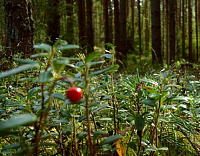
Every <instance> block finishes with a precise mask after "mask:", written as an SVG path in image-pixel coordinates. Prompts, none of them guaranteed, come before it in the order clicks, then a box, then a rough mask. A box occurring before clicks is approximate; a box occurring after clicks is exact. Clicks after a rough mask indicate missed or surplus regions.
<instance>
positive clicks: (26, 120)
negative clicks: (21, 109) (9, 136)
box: [0, 114, 36, 133]
mask: <svg viewBox="0 0 200 156" xmlns="http://www.w3.org/2000/svg"><path fill="white" fill-rule="evenodd" d="M35 121H36V116H35V115H33V114H24V115H18V116H14V117H11V118H10V119H8V120H7V121H3V122H1V123H0V133H4V132H6V131H8V130H10V129H12V128H16V127H18V126H22V125H27V124H30V123H33V122H35Z"/></svg>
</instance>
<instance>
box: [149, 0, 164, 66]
mask: <svg viewBox="0 0 200 156" xmlns="http://www.w3.org/2000/svg"><path fill="white" fill-rule="evenodd" d="M160 23H161V22H160V0H151V24H152V26H151V29H152V64H155V65H156V63H159V64H160V65H163V58H162V51H161V25H160Z"/></svg>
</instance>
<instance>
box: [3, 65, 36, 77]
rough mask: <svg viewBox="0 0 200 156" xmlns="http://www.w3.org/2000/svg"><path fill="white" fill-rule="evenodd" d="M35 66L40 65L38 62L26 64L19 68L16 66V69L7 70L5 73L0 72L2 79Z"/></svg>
mask: <svg viewBox="0 0 200 156" xmlns="http://www.w3.org/2000/svg"><path fill="white" fill-rule="evenodd" d="M34 67H39V65H38V63H35V64H26V65H23V66H20V67H18V68H14V69H11V70H8V71H5V72H3V73H0V79H2V78H5V77H9V76H11V75H15V74H18V73H21V72H23V71H26V70H28V69H31V68H34Z"/></svg>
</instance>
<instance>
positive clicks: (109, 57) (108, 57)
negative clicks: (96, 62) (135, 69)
mask: <svg viewBox="0 0 200 156" xmlns="http://www.w3.org/2000/svg"><path fill="white" fill-rule="evenodd" d="M102 57H105V58H107V59H111V58H113V56H112V54H103V55H101V57H100V58H102Z"/></svg>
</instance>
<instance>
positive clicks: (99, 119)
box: [0, 40, 200, 156]
mask: <svg viewBox="0 0 200 156" xmlns="http://www.w3.org/2000/svg"><path fill="white" fill-rule="evenodd" d="M110 46H111V48H113V46H112V45H110ZM78 48H79V47H78V46H76V45H69V44H67V43H66V42H65V41H62V40H58V41H57V42H56V44H55V45H54V46H53V47H51V46H49V45H47V44H38V45H35V49H36V50H37V51H38V53H36V54H34V55H32V56H31V58H30V59H26V60H24V59H19V58H18V59H15V62H16V68H14V69H11V70H9V71H5V72H2V73H0V82H1V83H0V84H1V86H0V116H1V122H0V152H1V155H30V156H31V155H70V156H71V155H72V156H73V155H76V156H78V155H84V156H88V155H107V156H116V155H119V156H122V155H123V156H125V155H126V156H133V155H138V156H139V155H163V156H165V155H166V156H167V155H170V156H175V155H176V156H177V155H180V156H181V155H186V156H187V155H188V156H191V155H199V153H200V139H199V138H200V134H199V131H200V126H199V121H200V81H199V79H198V74H192V73H191V72H188V70H186V69H185V68H183V66H181V64H180V63H179V62H178V63H175V64H174V65H172V66H171V67H169V68H166V69H162V70H160V71H153V70H152V71H149V72H146V73H144V74H140V70H135V72H134V73H135V74H131V75H130V74H129V75H128V74H119V73H118V72H116V71H117V70H118V67H119V66H118V65H116V64H115V57H114V56H115V52H114V49H112V50H110V53H105V52H103V51H101V50H97V51H95V52H93V53H91V54H89V55H88V56H85V55H83V54H81V53H78V51H77V53H78V55H77V57H76V58H66V57H62V56H61V54H60V51H62V50H66V49H67V50H69V49H74V50H77V49H78ZM71 85H73V86H78V87H80V88H82V90H83V98H82V99H81V101H79V102H77V103H71V102H70V101H69V100H68V99H67V98H66V96H65V92H66V90H67V88H69V87H70V86H71Z"/></svg>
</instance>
